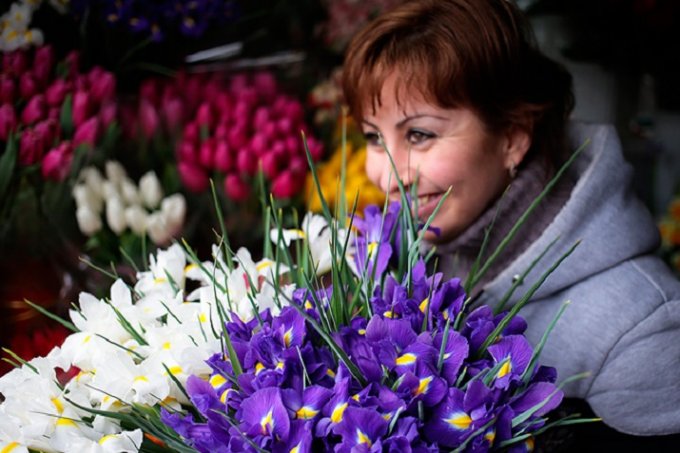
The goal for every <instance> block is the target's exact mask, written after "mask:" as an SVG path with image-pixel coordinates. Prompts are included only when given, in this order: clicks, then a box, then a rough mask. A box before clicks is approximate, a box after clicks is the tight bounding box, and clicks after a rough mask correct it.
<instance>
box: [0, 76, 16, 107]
mask: <svg viewBox="0 0 680 453" xmlns="http://www.w3.org/2000/svg"><path fill="white" fill-rule="evenodd" d="M15 88H16V84H15V83H14V79H12V78H11V77H9V76H8V75H6V74H0V103H3V104H4V103H7V104H12V103H14V94H15Z"/></svg>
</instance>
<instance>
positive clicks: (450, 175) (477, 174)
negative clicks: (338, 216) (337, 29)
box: [362, 75, 528, 243]
mask: <svg viewBox="0 0 680 453" xmlns="http://www.w3.org/2000/svg"><path fill="white" fill-rule="evenodd" d="M367 107H368V108H367V109H365V110H364V111H365V112H368V114H369V115H368V116H366V117H365V118H363V121H362V129H363V132H364V135H365V137H366V140H367V145H368V152H367V159H366V172H367V174H368V176H369V178H370V179H371V181H373V182H374V183H375V184H376V185H378V187H380V188H382V190H384V191H385V193H387V194H388V196H389V197H390V198H391V199H395V200H398V199H399V196H400V195H399V188H398V184H397V178H396V177H395V174H394V171H393V167H392V165H391V163H390V160H389V157H388V155H387V153H386V152H385V148H387V150H388V151H389V153H390V154H391V155H392V158H393V160H394V162H395V166H396V172H397V175H396V176H398V177H399V178H400V179H401V181H402V182H403V183H404V185H405V186H407V191H408V187H409V186H411V185H413V184H415V181H416V175H418V176H417V188H416V193H417V194H418V217H419V218H420V219H421V220H422V221H423V222H424V221H426V220H427V219H428V218H429V216H430V215H431V214H432V213H433V212H434V209H435V207H436V206H437V203H438V202H439V201H440V200H441V198H442V196H443V195H444V193H445V192H446V191H447V190H448V189H449V187H450V188H451V192H450V194H449V195H448V196H447V197H446V199H445V200H444V202H443V204H442V206H441V208H440V209H439V211H438V213H437V216H436V217H435V218H434V221H433V222H432V226H434V227H438V228H439V229H440V230H441V234H440V236H435V234H434V233H432V232H428V233H427V234H426V236H425V237H426V239H427V240H429V241H431V242H435V243H437V242H445V241H450V240H451V239H454V238H455V237H456V236H458V235H459V234H460V233H461V232H462V231H463V230H465V228H467V227H468V226H469V225H470V224H471V223H472V222H473V221H474V220H475V219H477V217H478V216H479V215H480V214H481V213H482V212H483V211H484V209H485V208H487V207H488V206H489V204H490V203H492V202H493V201H494V200H495V199H496V198H497V197H498V196H499V195H500V194H501V193H502V191H503V190H504V188H505V187H506V186H507V184H508V183H509V180H510V179H509V169H510V168H511V167H512V166H513V165H517V164H519V162H520V161H521V158H522V157H523V156H524V152H522V153H521V156H520V155H518V153H517V152H515V151H516V148H517V146H516V145H517V141H518V140H519V139H520V138H522V137H515V135H517V134H515V135H512V134H502V135H500V136H498V135H492V134H490V133H489V132H487V131H486V129H485V127H484V124H483V123H482V121H481V119H480V118H479V117H478V116H477V115H476V114H475V113H473V112H472V111H471V110H469V109H465V108H455V109H443V108H441V107H438V106H435V105H432V104H431V103H428V102H426V101H425V100H424V99H423V98H422V96H420V95H419V94H410V93H405V90H402V91H400V95H399V103H397V99H396V91H395V77H394V75H393V76H391V77H389V78H388V79H387V81H386V83H385V84H384V86H383V88H382V93H381V105H377V106H376V110H375V112H373V109H372V108H371V106H367ZM523 139H525V140H524V141H526V136H525V134H524V136H523ZM383 144H384V147H383ZM526 147H528V146H526ZM524 151H526V149H525V150H524Z"/></svg>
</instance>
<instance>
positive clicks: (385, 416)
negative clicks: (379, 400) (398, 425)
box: [382, 412, 392, 422]
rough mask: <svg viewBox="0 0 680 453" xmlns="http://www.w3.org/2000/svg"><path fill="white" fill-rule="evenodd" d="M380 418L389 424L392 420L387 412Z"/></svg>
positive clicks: (390, 413) (390, 414)
mask: <svg viewBox="0 0 680 453" xmlns="http://www.w3.org/2000/svg"><path fill="white" fill-rule="evenodd" d="M382 418H384V419H385V421H388V422H389V421H390V420H392V412H388V413H386V414H383V416H382Z"/></svg>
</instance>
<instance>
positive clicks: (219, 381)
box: [208, 374, 227, 389]
mask: <svg viewBox="0 0 680 453" xmlns="http://www.w3.org/2000/svg"><path fill="white" fill-rule="evenodd" d="M208 382H210V385H212V387H213V388H215V389H217V388H220V387H222V386H223V385H224V383H225V382H227V378H225V377H224V376H222V375H221V374H215V375H212V376H210V380H209V381H208Z"/></svg>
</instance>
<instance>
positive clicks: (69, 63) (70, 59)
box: [64, 50, 80, 78]
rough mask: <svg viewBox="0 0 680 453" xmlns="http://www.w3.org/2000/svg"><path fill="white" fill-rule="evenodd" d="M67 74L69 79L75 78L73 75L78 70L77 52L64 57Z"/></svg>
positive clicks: (74, 51) (78, 59)
mask: <svg viewBox="0 0 680 453" xmlns="http://www.w3.org/2000/svg"><path fill="white" fill-rule="evenodd" d="M64 61H65V63H66V68H67V71H68V72H67V73H68V77H69V78H73V77H75V75H76V74H77V73H78V71H79V70H80V53H79V52H78V51H77V50H73V51H71V52H69V53H68V55H66V58H65V60H64Z"/></svg>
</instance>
